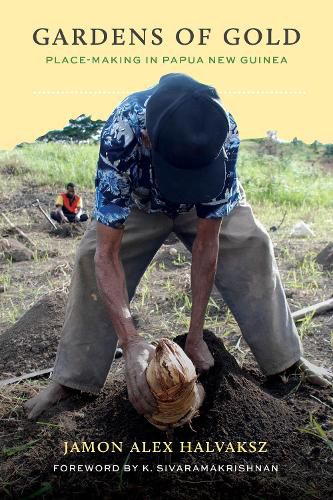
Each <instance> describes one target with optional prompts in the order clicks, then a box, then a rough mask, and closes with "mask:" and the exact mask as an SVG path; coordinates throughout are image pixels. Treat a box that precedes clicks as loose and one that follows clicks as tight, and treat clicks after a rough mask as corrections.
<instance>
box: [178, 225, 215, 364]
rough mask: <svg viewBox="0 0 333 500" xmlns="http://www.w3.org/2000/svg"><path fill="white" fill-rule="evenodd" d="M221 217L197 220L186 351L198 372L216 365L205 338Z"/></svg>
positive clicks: (193, 248)
mask: <svg viewBox="0 0 333 500" xmlns="http://www.w3.org/2000/svg"><path fill="white" fill-rule="evenodd" d="M220 227H221V219H218V220H210V219H198V227H197V235H196V238H195V240H194V243H193V247H192V269H191V288H192V313H191V323H190V329H189V334H188V337H187V341H186V352H187V354H188V355H189V357H190V358H191V359H192V361H193V363H194V364H195V366H196V368H197V370H198V371H199V372H202V371H205V370H208V369H209V368H211V367H212V366H213V364H214V360H213V357H212V355H211V354H210V352H209V350H208V347H207V345H206V343H205V342H204V340H203V328H204V322H205V314H206V309H207V304H208V300H209V296H210V293H211V291H212V287H213V283H214V279H215V274H216V265H217V258H218V253H219V231H220Z"/></svg>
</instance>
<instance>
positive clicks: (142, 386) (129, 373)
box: [122, 337, 156, 415]
mask: <svg viewBox="0 0 333 500" xmlns="http://www.w3.org/2000/svg"><path fill="white" fill-rule="evenodd" d="M122 348H123V353H124V359H125V365H126V382H127V391H128V398H129V400H130V402H131V403H132V405H133V406H134V408H135V409H136V411H137V412H138V413H140V414H142V415H152V414H153V413H154V410H155V409H156V402H155V398H154V396H153V395H152V393H151V391H150V389H149V386H148V382H147V379H146V368H147V366H148V363H149V360H150V358H151V356H152V354H153V353H154V351H155V347H153V346H152V345H150V344H148V342H146V341H145V340H143V339H141V338H140V337H135V338H132V339H131V340H130V341H129V342H128V343H126V344H125V345H124V344H123V345H122Z"/></svg>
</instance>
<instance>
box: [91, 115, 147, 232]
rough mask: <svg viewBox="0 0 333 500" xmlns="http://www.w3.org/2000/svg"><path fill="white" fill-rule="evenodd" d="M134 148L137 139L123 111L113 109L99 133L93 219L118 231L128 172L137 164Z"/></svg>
mask: <svg viewBox="0 0 333 500" xmlns="http://www.w3.org/2000/svg"><path fill="white" fill-rule="evenodd" d="M127 112H128V110H127ZM137 146H138V140H137V138H136V136H135V134H134V131H133V129H132V126H131V124H130V122H129V120H128V119H127V116H125V113H124V110H123V109H122V108H121V107H120V108H117V109H116V110H115V111H114V113H113V114H112V115H111V117H110V118H109V120H108V121H107V123H106V124H105V127H104V129H103V131H102V136H101V144H100V152H99V159H98V163H97V174H96V180H95V186H96V211H95V216H96V219H97V220H98V222H101V223H102V224H105V225H106V226H109V227H113V228H122V227H123V226H124V224H125V222H126V219H127V217H128V215H129V213H130V207H131V204H132V200H131V193H132V185H131V184H132V183H131V176H130V170H131V167H133V165H134V164H135V163H136V162H137Z"/></svg>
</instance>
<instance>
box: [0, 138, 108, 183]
mask: <svg viewBox="0 0 333 500" xmlns="http://www.w3.org/2000/svg"><path fill="white" fill-rule="evenodd" d="M97 158H98V146H95V145H89V144H82V145H74V144H58V143H48V144H44V143H38V144H29V145H26V146H24V147H22V148H18V149H15V150H14V151H9V152H1V153H0V175H1V176H3V177H4V176H5V177H6V183H5V186H3V188H8V182H10V185H11V186H12V185H13V184H15V183H17V182H18V180H19V178H21V179H22V177H23V176H24V180H25V182H28V183H32V184H34V185H38V186H43V185H47V186H57V187H63V186H64V184H65V183H66V182H71V181H73V182H75V183H77V184H78V185H79V186H80V187H81V188H88V189H93V187H94V177H95V171H96V162H97ZM21 182H22V180H21Z"/></svg>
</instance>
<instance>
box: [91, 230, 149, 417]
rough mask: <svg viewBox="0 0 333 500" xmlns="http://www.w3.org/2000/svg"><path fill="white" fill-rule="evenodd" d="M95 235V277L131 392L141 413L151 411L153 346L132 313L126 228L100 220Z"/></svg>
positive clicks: (129, 394) (130, 395) (133, 402)
mask: <svg viewBox="0 0 333 500" xmlns="http://www.w3.org/2000/svg"><path fill="white" fill-rule="evenodd" d="M96 236H97V246H96V254H95V269H96V280H97V285H98V288H99V291H100V294H101V297H102V299H103V300H104V303H105V305H106V308H107V311H108V313H109V315H110V319H111V321H112V325H113V327H114V330H115V332H116V334H117V336H118V339H119V342H120V345H121V346H122V347H123V349H124V359H125V363H126V379H127V389H128V396H129V399H130V401H131V403H132V404H133V406H134V407H135V408H136V410H137V411H138V412H139V413H145V414H148V413H152V412H153V409H154V406H155V400H154V398H153V396H152V394H151V392H150V390H149V387H148V384H147V381H146V376H145V370H146V367H147V364H148V361H149V358H150V356H151V354H152V352H153V351H154V348H153V347H152V346H151V345H150V344H148V343H147V342H146V341H145V340H143V339H142V338H141V337H140V336H139V335H138V333H137V331H136V329H135V326H134V323H133V320H132V317H131V313H130V309H129V301H128V295H127V287H126V278H125V273H124V269H123V266H122V263H121V259H120V248H121V241H122V237H123V230H121V229H113V228H109V227H107V226H105V225H103V224H100V223H97V229H96Z"/></svg>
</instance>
